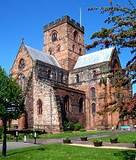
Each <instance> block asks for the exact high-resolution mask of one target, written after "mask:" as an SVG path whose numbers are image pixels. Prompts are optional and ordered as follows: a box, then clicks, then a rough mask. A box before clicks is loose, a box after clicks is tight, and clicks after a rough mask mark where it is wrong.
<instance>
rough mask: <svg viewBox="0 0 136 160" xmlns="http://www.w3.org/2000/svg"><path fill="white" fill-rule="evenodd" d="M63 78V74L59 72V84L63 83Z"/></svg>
mask: <svg viewBox="0 0 136 160" xmlns="http://www.w3.org/2000/svg"><path fill="white" fill-rule="evenodd" d="M63 76H64V74H63V72H61V73H60V81H61V83H63Z"/></svg>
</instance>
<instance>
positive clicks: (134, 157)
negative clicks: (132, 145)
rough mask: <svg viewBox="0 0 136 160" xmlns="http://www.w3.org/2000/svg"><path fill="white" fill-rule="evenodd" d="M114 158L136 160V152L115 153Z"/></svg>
mask: <svg viewBox="0 0 136 160" xmlns="http://www.w3.org/2000/svg"><path fill="white" fill-rule="evenodd" d="M114 156H117V157H119V158H120V159H121V160H136V151H120V152H116V153H114Z"/></svg>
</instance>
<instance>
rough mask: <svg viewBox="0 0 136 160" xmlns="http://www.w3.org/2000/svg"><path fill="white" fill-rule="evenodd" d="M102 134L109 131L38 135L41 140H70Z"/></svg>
mask: <svg viewBox="0 0 136 160" xmlns="http://www.w3.org/2000/svg"><path fill="white" fill-rule="evenodd" d="M103 133H111V131H71V132H69V131H67V132H63V133H57V134H43V135H40V136H39V138H43V139H51V138H56V139H57V138H67V137H69V138H71V137H81V136H89V135H92V134H103Z"/></svg>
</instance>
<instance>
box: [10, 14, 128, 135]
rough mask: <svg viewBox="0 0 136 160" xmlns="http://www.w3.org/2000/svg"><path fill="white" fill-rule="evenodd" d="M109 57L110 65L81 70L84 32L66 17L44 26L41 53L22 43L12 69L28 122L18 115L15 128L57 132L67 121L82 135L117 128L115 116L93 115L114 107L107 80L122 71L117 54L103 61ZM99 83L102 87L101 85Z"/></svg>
mask: <svg viewBox="0 0 136 160" xmlns="http://www.w3.org/2000/svg"><path fill="white" fill-rule="evenodd" d="M102 52H104V51H102ZM108 52H111V53H110V57H109V59H108V60H106V59H104V60H103V61H101V63H99V62H97V61H96V63H93V64H91V63H92V62H91V61H90V62H89V64H88V65H85V66H80V63H79V64H78V62H80V57H81V59H83V61H81V63H82V62H83V65H84V64H85V62H86V61H88V59H85V58H84V56H85V48H84V27H81V26H80V24H78V23H76V22H75V21H74V20H72V19H70V17H68V16H65V17H62V18H61V19H58V20H56V21H55V22H52V23H50V24H49V25H46V26H44V47H43V52H40V51H38V50H36V49H33V48H31V47H29V46H27V45H25V44H24V43H22V44H21V47H20V49H19V51H18V55H17V57H16V59H15V61H14V64H13V66H12V69H11V74H12V76H13V77H14V78H16V79H17V81H18V82H19V84H20V85H21V86H22V89H23V90H24V92H25V94H26V100H25V108H26V114H25V118H26V122H25V119H24V115H22V117H21V118H20V119H19V121H18V122H19V123H18V127H19V128H20V129H22V128H25V127H27V128H37V129H44V130H45V131H47V132H60V131H61V130H63V126H64V122H65V120H69V121H72V122H80V123H81V124H82V125H83V126H84V127H85V128H86V129H96V128H103V127H107V128H110V127H112V126H116V125H117V123H118V120H119V114H118V113H113V114H106V115H105V116H100V115H99V114H97V112H99V111H100V110H101V108H102V107H103V106H104V105H107V104H110V103H112V102H113V101H115V96H114V94H115V89H114V88H113V86H112V85H111V81H110V78H109V77H110V74H113V73H114V71H115V70H117V69H119V68H120V69H121V66H120V62H119V58H118V56H117V53H116V49H112V50H111V49H110V50H106V51H105V53H104V54H105V55H106V57H107V55H109V53H108ZM95 56H96V57H99V55H98V56H97V54H96V55H95ZM94 61H95V59H94ZM94 61H93V62H94ZM77 66H78V67H77ZM102 79H104V81H105V83H106V84H101V85H100V81H101V80H102ZM129 89H131V88H126V89H124V91H123V93H125V92H126V94H128V93H130V92H129Z"/></svg>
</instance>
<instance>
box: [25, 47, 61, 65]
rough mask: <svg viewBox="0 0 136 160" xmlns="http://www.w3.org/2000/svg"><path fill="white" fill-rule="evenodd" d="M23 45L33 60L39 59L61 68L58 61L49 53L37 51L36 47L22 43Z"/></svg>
mask: <svg viewBox="0 0 136 160" xmlns="http://www.w3.org/2000/svg"><path fill="white" fill-rule="evenodd" d="M24 47H25V48H26V49H27V51H28V54H29V55H30V57H31V58H32V60H33V61H36V60H39V61H42V62H44V63H48V64H51V65H53V66H57V67H60V68H61V66H60V65H59V63H58V62H57V60H56V59H55V57H54V56H52V55H49V54H47V53H44V52H42V51H39V50H37V49H34V48H32V47H30V46H27V45H24Z"/></svg>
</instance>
